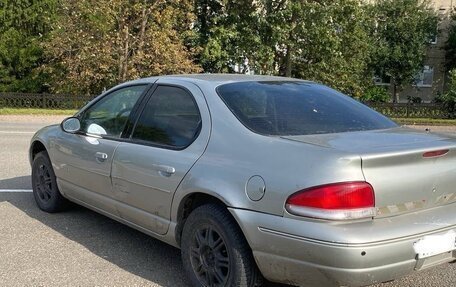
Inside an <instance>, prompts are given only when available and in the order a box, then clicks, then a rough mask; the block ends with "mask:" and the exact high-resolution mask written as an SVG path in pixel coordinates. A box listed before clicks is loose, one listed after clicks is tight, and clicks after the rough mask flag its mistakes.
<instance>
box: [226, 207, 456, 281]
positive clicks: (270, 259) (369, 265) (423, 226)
mask: <svg viewBox="0 0 456 287" xmlns="http://www.w3.org/2000/svg"><path fill="white" fill-rule="evenodd" d="M230 211H231V213H232V214H233V216H234V217H235V218H236V220H237V221H238V223H239V224H240V226H241V228H242V230H243V232H244V234H245V236H246V238H247V240H248V242H249V244H250V246H251V248H252V250H253V254H254V257H255V260H256V262H257V264H258V267H259V268H260V270H261V272H262V273H263V275H264V276H265V277H266V278H267V279H269V280H271V281H275V282H281V283H288V284H293V285H308V286H364V285H370V284H374V283H379V282H385V281H389V280H393V279H396V278H399V277H402V276H404V275H407V274H409V273H411V272H414V271H418V270H422V269H425V268H428V267H431V266H435V265H437V264H442V263H445V262H449V261H452V260H454V259H456V252H455V251H453V252H450V253H445V254H441V255H437V256H434V257H429V258H426V259H420V260H417V259H416V258H417V257H416V254H415V251H414V250H413V244H414V243H415V242H416V241H417V240H419V239H420V238H422V237H423V236H425V235H430V234H440V233H442V234H443V233H445V232H448V231H449V230H456V216H454V214H455V212H454V205H452V206H444V207H440V208H435V209H433V210H428V211H424V212H421V213H419V214H418V213H415V214H408V215H402V216H396V217H394V218H384V219H376V220H374V221H368V222H360V223H350V224H347V223H345V224H340V223H339V224H331V223H324V222H317V221H304V220H301V219H293V218H286V217H279V216H274V215H268V214H263V213H257V212H253V211H247V210H239V209H230ZM430 215H432V216H430ZM446 217H448V219H446ZM430 218H432V220H430ZM452 221H454V222H452ZM398 227H400V228H398ZM318 234H320V236H317V235H318ZM380 234H382V235H381V236H380ZM331 238H333V239H332V240H331ZM344 238H345V239H344Z"/></svg>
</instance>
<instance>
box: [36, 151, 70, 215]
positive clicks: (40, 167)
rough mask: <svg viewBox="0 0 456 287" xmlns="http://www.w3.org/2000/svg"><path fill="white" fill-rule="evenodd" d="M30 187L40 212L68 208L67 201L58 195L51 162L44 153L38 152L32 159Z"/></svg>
mask: <svg viewBox="0 0 456 287" xmlns="http://www.w3.org/2000/svg"><path fill="white" fill-rule="evenodd" d="M32 187H33V196H34V197H35V201H36V204H37V205H38V207H39V208H40V209H41V210H43V211H46V212H49V213H54V212H59V211H63V210H65V209H66V208H67V207H68V200H67V199H65V198H64V197H63V196H62V195H61V194H60V191H59V188H58V187H57V182H56V178H55V174H54V170H53V169H52V164H51V160H50V159H49V156H48V154H47V152H45V151H42V152H39V153H38V154H37V155H36V156H35V158H34V159H33V164H32Z"/></svg>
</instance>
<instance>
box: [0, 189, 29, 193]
mask: <svg viewBox="0 0 456 287" xmlns="http://www.w3.org/2000/svg"><path fill="white" fill-rule="evenodd" d="M7 192H16V193H28V192H33V190H31V189H0V193H7Z"/></svg>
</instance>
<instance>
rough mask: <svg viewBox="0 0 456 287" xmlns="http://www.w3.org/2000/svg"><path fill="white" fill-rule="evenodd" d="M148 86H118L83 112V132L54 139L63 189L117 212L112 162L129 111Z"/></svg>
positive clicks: (99, 207) (68, 194) (95, 204)
mask: <svg viewBox="0 0 456 287" xmlns="http://www.w3.org/2000/svg"><path fill="white" fill-rule="evenodd" d="M148 87H149V86H148V85H146V84H144V85H132V86H127V87H123V88H120V89H116V90H114V91H112V92H110V93H109V94H106V95H105V96H103V97H101V98H100V99H99V100H97V101H96V102H94V103H93V104H92V105H91V106H89V107H88V108H87V109H85V110H84V111H83V112H82V113H81V114H80V115H79V119H80V122H81V131H80V132H79V133H76V134H70V133H65V132H63V131H62V132H61V134H60V136H59V137H57V138H56V139H55V141H54V142H55V146H54V152H53V155H54V157H53V165H54V170H55V173H56V175H57V180H58V183H59V187H60V189H61V191H62V192H63V193H64V194H65V195H66V196H67V197H70V198H72V199H75V200H79V201H82V202H83V203H86V204H89V205H91V206H93V207H95V208H98V209H101V210H104V211H106V212H109V213H111V214H117V210H116V207H115V201H114V200H113V192H112V188H111V177H110V176H111V163H112V158H113V155H114V151H115V150H116V148H117V146H118V145H119V144H120V140H121V138H122V133H123V132H124V129H125V127H126V125H127V122H128V118H129V117H130V113H131V112H132V111H133V110H134V109H135V108H136V107H137V103H138V102H139V100H140V98H141V97H145V94H146V90H147V89H148Z"/></svg>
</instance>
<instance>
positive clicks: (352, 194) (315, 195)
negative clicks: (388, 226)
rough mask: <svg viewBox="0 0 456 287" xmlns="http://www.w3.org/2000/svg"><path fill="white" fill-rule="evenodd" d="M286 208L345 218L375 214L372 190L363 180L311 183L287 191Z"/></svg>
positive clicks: (304, 213)
mask: <svg viewBox="0 0 456 287" xmlns="http://www.w3.org/2000/svg"><path fill="white" fill-rule="evenodd" d="M286 209H287V210H288V212H290V213H292V214H296V215H302V216H309V217H316V218H323V219H332V220H346V219H357V218H366V217H372V216H375V194H374V189H373V188H372V186H371V185H370V184H369V183H367V182H342V183H334V184H328V185H322V186H316V187H311V188H308V189H304V190H301V191H299V192H297V193H295V194H293V195H291V196H290V197H289V198H288V200H287V202H286Z"/></svg>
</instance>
